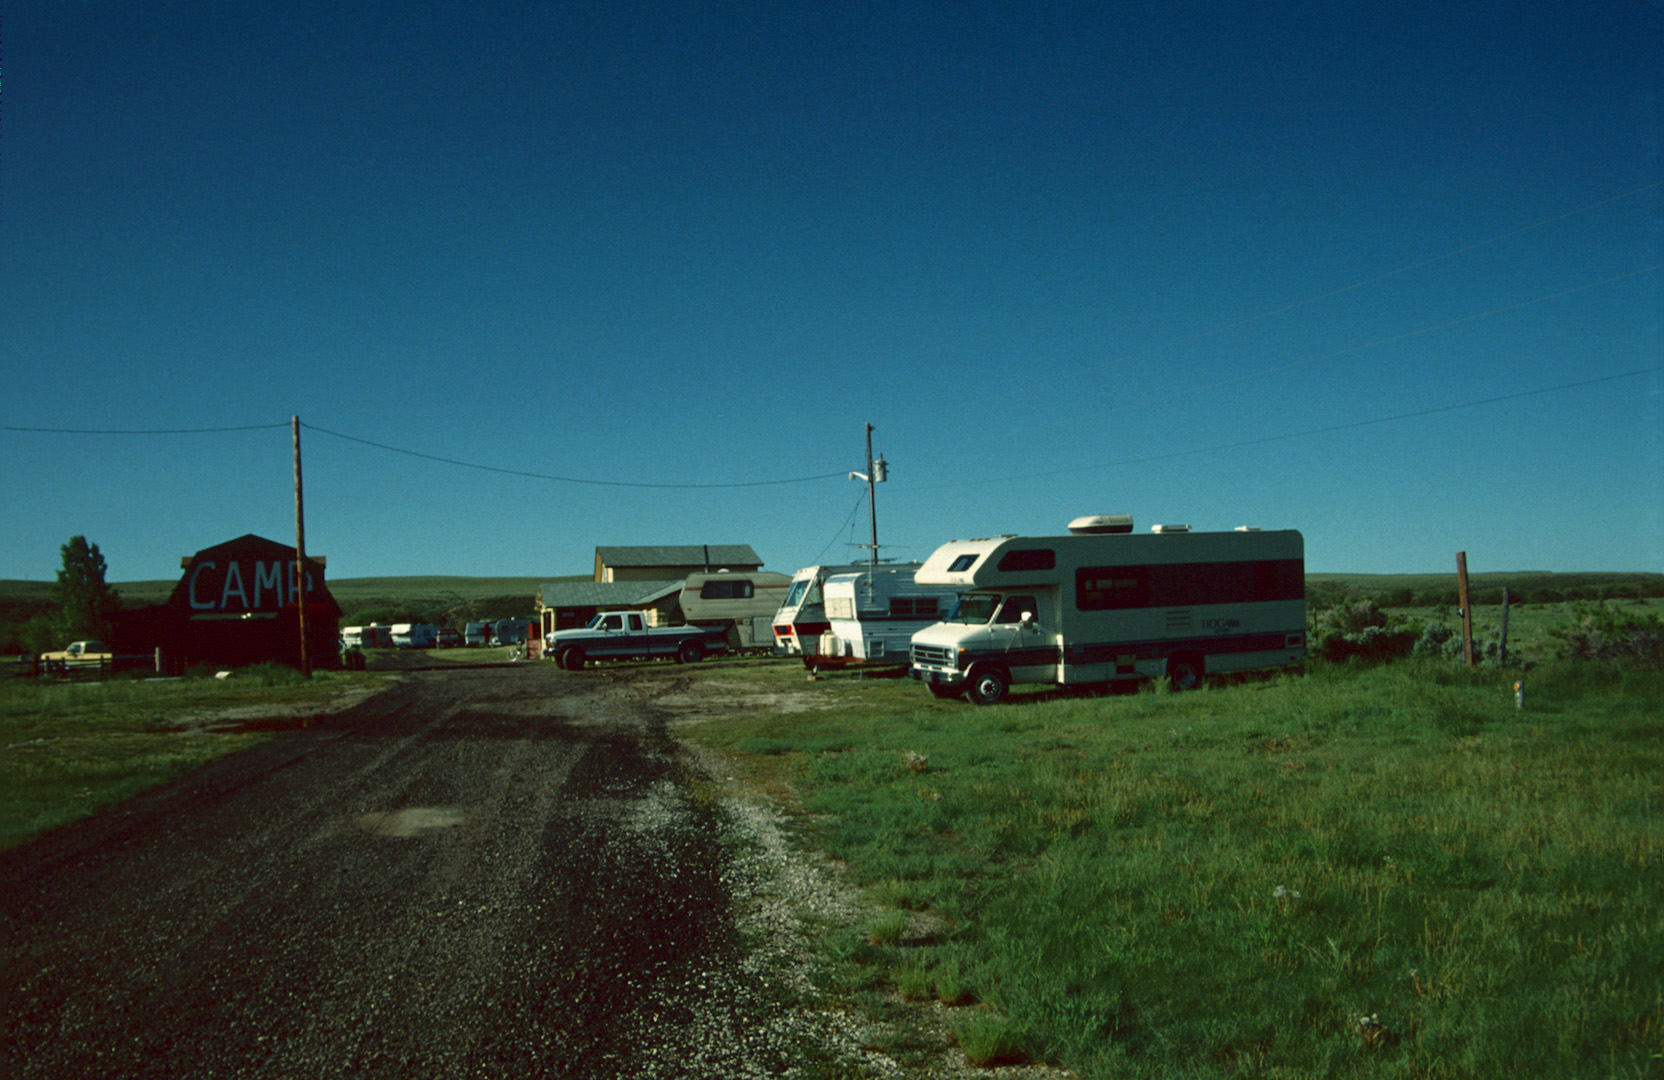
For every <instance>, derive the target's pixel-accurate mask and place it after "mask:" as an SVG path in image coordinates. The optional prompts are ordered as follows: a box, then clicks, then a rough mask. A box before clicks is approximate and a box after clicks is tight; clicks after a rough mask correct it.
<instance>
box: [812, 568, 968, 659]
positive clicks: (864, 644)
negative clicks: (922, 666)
mask: <svg viewBox="0 0 1664 1080" xmlns="http://www.w3.org/2000/svg"><path fill="white" fill-rule="evenodd" d="M920 565H921V564H919V563H916V562H915V563H904V564H901V565H897V566H880V567H878V568H877V569H876V570H875V569H870V568H869V569H867V570H862V571H860V572H858V573H853V574H834V575H833V576H831V577H829V578H827V579H826V584H825V585H824V586H822V595H823V596H824V598H825V605H826V617H827V623H828V628H827V629H826V630H825V631H824V632H823V633H822V634H821V635H820V639H819V641H818V642H817V643H816V649H815V651H814V652H813V653H811V654H805V655H804V657H803V663H804V665H805V666H807V667H809V668H810V669H811V670H813V669H816V668H827V667H843V666H847V665H883V664H898V665H905V664H906V663H907V648H908V645H909V643H910V642H911V641H912V638H913V635H914V634H915V633H917V632H918V631H920V630H923V629H924V628H925V627H927V626H930V625H931V624H933V623H935V622H937V621H939V620H940V619H941V618H942V617H943V616H944V615H946V614H947V613H948V612H949V611H951V610H952V609H953V605H954V602H955V601H957V600H958V599H959V594H960V593H961V592H963V591H964V590H963V589H961V588H959V587H957V586H951V585H946V586H944V585H920V584H919V583H918V582H917V581H916V580H914V575H915V574H916V573H917V572H918V570H919V566H920Z"/></svg>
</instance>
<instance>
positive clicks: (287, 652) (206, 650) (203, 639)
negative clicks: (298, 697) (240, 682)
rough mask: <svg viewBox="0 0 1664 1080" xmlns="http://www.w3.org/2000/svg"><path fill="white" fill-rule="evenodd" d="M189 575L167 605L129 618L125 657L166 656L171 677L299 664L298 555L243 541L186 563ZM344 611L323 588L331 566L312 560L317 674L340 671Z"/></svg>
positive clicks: (122, 625)
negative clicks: (196, 670)
mask: <svg viewBox="0 0 1664 1080" xmlns="http://www.w3.org/2000/svg"><path fill="white" fill-rule="evenodd" d="M181 566H183V568H184V570H185V574H184V576H183V577H181V578H180V579H179V584H178V585H176V586H174V589H173V595H171V596H170V597H168V601H167V603H166V604H162V605H159V606H156V607H150V608H140V609H137V610H134V611H127V612H122V613H121V614H120V616H118V618H117V622H116V626H115V629H114V631H113V633H112V635H111V637H112V639H113V641H112V643H113V645H114V647H115V649H116V650H117V651H118V652H122V653H139V652H145V653H148V652H152V651H154V650H155V649H157V648H160V649H161V650H162V655H163V659H164V663H165V666H166V667H167V669H168V670H170V671H180V670H183V669H184V668H187V667H191V666H195V665H199V664H205V665H212V666H218V667H242V666H245V665H248V664H258V663H262V662H265V661H275V662H277V663H280V664H294V665H299V663H300V625H299V621H300V607H299V600H300V595H299V589H298V586H297V583H296V581H295V549H294V548H292V547H288V546H286V545H283V544H279V543H277V542H276V541H274V540H267V539H265V538H264V537H260V536H254V535H252V534H250V535H248V536H241V537H238V538H237V539H235V540H228V541H226V542H225V543H223V544H217V545H215V546H214V547H211V548H204V549H203V550H201V551H199V552H197V553H196V554H195V555H191V556H188V557H187V558H185V559H183V560H181ZM340 624H341V606H340V605H339V604H337V603H336V602H335V598H334V597H333V596H331V595H330V593H329V589H328V587H327V586H326V585H325V584H324V559H323V558H322V557H321V556H308V557H307V559H306V641H307V653H308V657H309V659H310V661H311V663H312V665H313V666H314V667H334V666H336V665H337V664H338V663H339V662H340V656H339V653H338V651H337V650H338V646H339V635H340Z"/></svg>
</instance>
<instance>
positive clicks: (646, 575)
mask: <svg viewBox="0 0 1664 1080" xmlns="http://www.w3.org/2000/svg"><path fill="white" fill-rule="evenodd" d="M762 567H763V560H762V559H759V558H758V557H757V553H756V552H755V551H753V550H752V549H751V545H750V544H668V545H663V546H656V547H598V548H596V549H595V580H596V581H603V582H605V581H670V580H672V579H675V580H676V581H685V580H686V579H687V576H688V575H689V574H696V573H700V572H702V571H706V570H735V571H753V570H761V569H762Z"/></svg>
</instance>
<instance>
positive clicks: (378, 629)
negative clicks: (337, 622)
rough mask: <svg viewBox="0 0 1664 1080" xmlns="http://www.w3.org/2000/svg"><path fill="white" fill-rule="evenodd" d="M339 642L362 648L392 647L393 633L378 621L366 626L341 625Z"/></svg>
mask: <svg viewBox="0 0 1664 1080" xmlns="http://www.w3.org/2000/svg"><path fill="white" fill-rule="evenodd" d="M341 644H342V645H357V646H359V647H360V648H364V649H390V648H392V647H393V634H392V631H391V630H389V629H388V628H387V627H385V626H382V625H381V624H380V623H371V624H370V625H368V626H343V627H341Z"/></svg>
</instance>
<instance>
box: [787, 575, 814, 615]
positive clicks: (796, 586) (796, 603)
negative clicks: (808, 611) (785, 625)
mask: <svg viewBox="0 0 1664 1080" xmlns="http://www.w3.org/2000/svg"><path fill="white" fill-rule="evenodd" d="M810 584H811V582H810V580H809V579H808V578H798V579H797V580H796V581H794V582H792V587H791V590H790V591H789V592H787V593H786V602H785V603H784V604H781V605H780V606H781V607H788V608H794V607H801V606H802V605H803V594H804V593H806V592H808V591H809V586H810Z"/></svg>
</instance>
